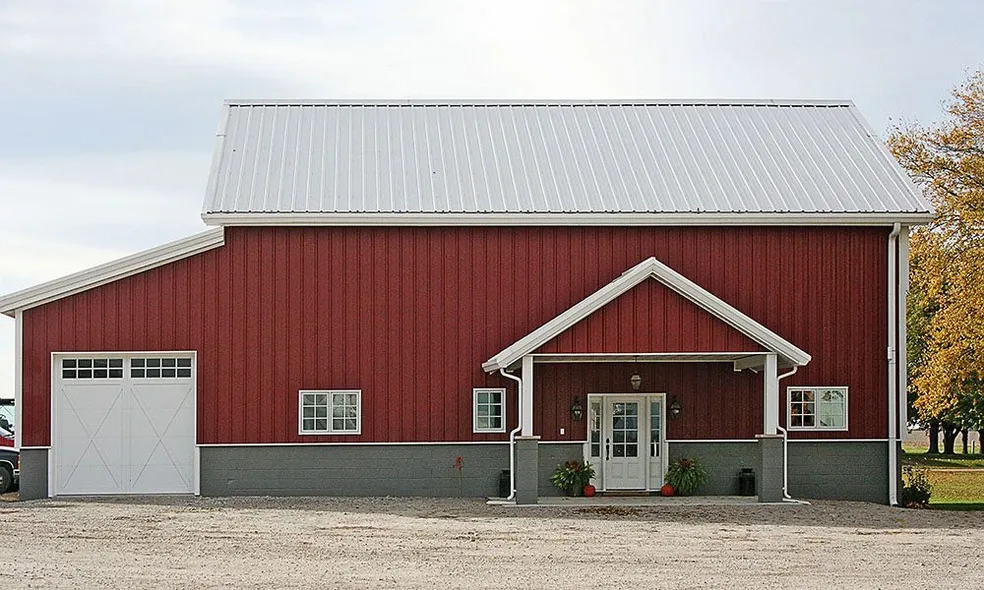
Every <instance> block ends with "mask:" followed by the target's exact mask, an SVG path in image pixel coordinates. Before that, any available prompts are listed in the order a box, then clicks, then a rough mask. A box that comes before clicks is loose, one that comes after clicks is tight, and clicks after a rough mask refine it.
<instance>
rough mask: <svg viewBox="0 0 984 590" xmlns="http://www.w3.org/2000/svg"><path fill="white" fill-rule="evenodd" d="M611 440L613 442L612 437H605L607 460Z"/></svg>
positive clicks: (606, 458)
mask: <svg viewBox="0 0 984 590" xmlns="http://www.w3.org/2000/svg"><path fill="white" fill-rule="evenodd" d="M611 442H612V439H610V438H606V439H605V461H607V460H608V445H609V443H611Z"/></svg>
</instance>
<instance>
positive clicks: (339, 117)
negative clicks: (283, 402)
mask: <svg viewBox="0 0 984 590" xmlns="http://www.w3.org/2000/svg"><path fill="white" fill-rule="evenodd" d="M929 211H930V206H929V204H928V203H927V202H925V201H924V200H923V198H922V196H921V195H920V193H919V191H918V190H917V189H916V188H915V187H914V185H913V184H912V183H911V182H910V180H909V179H908V177H907V176H906V175H905V173H904V172H903V171H902V170H901V168H899V166H898V165H897V164H896V163H895V161H894V159H893V158H892V157H891V155H890V154H889V153H888V152H887V150H886V149H885V147H884V146H883V145H882V143H881V141H880V140H879V139H878V138H877V137H875V136H874V134H873V133H872V132H871V130H870V129H869V127H868V126H867V125H866V124H865V122H864V121H863V120H862V118H861V116H860V114H859V113H858V111H857V109H856V108H855V107H854V106H853V104H852V103H850V102H844V101H840V102H836V101H813V102H802V101H718V102H708V101H703V102H696V101H689V102H688V101H671V102H664V101H619V102H562V101H526V102H475V101H458V102H453V101H435V102H419V101H411V102H379V101H376V102H324V101H286V102H285V101H230V102H229V103H227V104H226V111H225V114H224V115H223V121H222V123H221V125H220V129H219V132H218V140H217V144H216V150H215V156H214V159H213V163H212V171H211V175H210V180H209V183H208V189H207V194H206V197H205V204H204V209H203V218H204V219H205V220H206V222H209V223H218V224H221V223H226V222H233V221H240V222H249V219H261V218H270V217H277V216H280V217H282V218H291V219H299V220H302V221H303V220H304V219H308V220H314V219H317V218H324V219H328V220H330V219H332V218H335V219H339V220H342V219H345V218H346V216H347V217H349V218H351V217H354V216H374V215H375V216H377V217H380V218H381V217H383V216H387V215H388V216H395V217H400V216H405V217H414V216H422V215H435V214H437V215H443V216H444V217H443V219H450V220H454V219H456V218H455V216H456V215H457V216H459V217H461V218H462V219H463V220H467V219H468V218H469V217H472V218H474V217H479V218H481V217H483V216H500V217H503V216H508V215H517V214H519V215H521V216H522V215H525V216H529V215H542V216H547V217H549V216H554V217H574V218H578V216H580V217H582V218H583V217H585V216H588V215H599V214H606V215H616V216H617V215H630V214H631V215H636V216H638V215H640V214H659V215H674V214H675V215H681V214H683V215H698V214H699V215H704V216H706V217H705V219H707V221H709V222H713V220H714V215H715V214H728V215H734V214H742V215H746V216H749V217H755V216H759V217H761V216H763V215H776V214H778V215H790V216H793V215H804V214H806V215H818V216H824V215H826V216H838V215H839V216H840V217H839V219H843V217H844V216H864V215H872V214H894V215H900V216H909V217H911V218H912V219H917V218H918V219H922V218H925V217H926V214H927V213H928V212H929ZM913 216H914V217H913ZM901 220H904V219H901ZM910 220H911V219H910ZM268 221H269V220H268Z"/></svg>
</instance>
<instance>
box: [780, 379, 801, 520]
mask: <svg viewBox="0 0 984 590" xmlns="http://www.w3.org/2000/svg"><path fill="white" fill-rule="evenodd" d="M796 371H799V366H796V367H793V368H792V370H791V371H789V372H788V373H783V374H782V375H779V376H778V377H777V378H776V381H782V380H783V379H785V378H786V377H791V376H793V375H794V374H795V373H796ZM786 403H789V402H788V401H787V402H786ZM776 430H778V431H779V432H781V433H782V499H783V500H789V501H791V502H800V500H795V499H793V497H792V496H790V495H789V432H787V431H786V429H785V428H783V427H782V426H779V421H778V420H776Z"/></svg>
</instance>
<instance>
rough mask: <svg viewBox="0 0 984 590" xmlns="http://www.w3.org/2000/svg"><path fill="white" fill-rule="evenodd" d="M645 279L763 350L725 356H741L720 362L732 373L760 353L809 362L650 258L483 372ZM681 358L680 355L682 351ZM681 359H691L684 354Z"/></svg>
mask: <svg viewBox="0 0 984 590" xmlns="http://www.w3.org/2000/svg"><path fill="white" fill-rule="evenodd" d="M650 278H651V279H655V280H657V281H659V282H660V283H662V284H663V285H665V286H666V287H668V288H670V289H672V290H673V291H675V292H677V293H678V294H680V295H681V296H683V297H684V298H686V299H688V300H690V301H691V302H692V303H694V304H695V305H697V306H698V307H700V308H702V309H704V310H705V311H707V312H708V313H710V314H711V315H713V316H715V317H716V318H718V319H720V320H721V321H723V322H725V323H727V324H729V325H730V326H731V327H733V328H735V329H736V330H738V331H739V332H741V333H742V334H744V335H745V336H748V337H749V338H750V339H751V340H753V341H755V342H756V343H758V344H759V345H761V346H762V347H763V348H765V350H766V351H767V352H765V353H754V352H746V353H727V354H742V355H743V356H742V357H734V358H730V359H722V360H726V361H731V362H735V368H736V370H737V369H738V368H739V366H744V367H745V368H755V367H756V366H758V364H759V363H758V361H759V360H760V359H761V358H762V356H763V354H769V353H774V354H775V355H776V356H777V357H778V361H779V365H780V366H786V367H792V366H803V365H806V364H807V363H809V362H810V360H811V357H810V355H809V354H807V353H806V352H804V351H802V350H800V349H799V348H797V347H796V346H794V345H793V344H791V343H790V342H788V341H787V340H785V339H784V338H782V337H781V336H779V335H778V334H776V333H775V332H773V331H771V330H769V329H768V328H766V327H765V326H763V325H762V324H760V323H758V322H756V321H755V320H753V319H752V318H750V317H748V316H747V315H745V314H743V313H742V312H740V311H738V310H737V309H735V308H734V307H732V306H731V305H729V304H728V303H725V302H724V301H722V300H721V299H719V298H718V297H717V296H715V295H714V294H713V293H710V292H709V291H707V290H706V289H704V288H703V287H701V286H700V285H698V284H696V283H694V282H693V281H691V280H690V279H688V278H687V277H685V276H683V275H681V274H680V273H678V272H676V271H675V270H673V269H672V268H670V267H668V266H666V265H665V264H663V263H662V262H660V261H659V260H656V258H647V259H646V260H643V261H642V262H640V263H639V264H637V265H635V266H633V267H632V268H630V269H629V270H627V271H625V272H624V273H622V275H621V276H619V277H618V278H616V279H615V280H613V281H612V282H610V283H608V284H607V285H605V286H604V287H602V288H601V289H598V290H597V291H595V292H594V293H592V294H591V295H589V296H588V297H586V298H584V299H583V300H581V301H580V302H579V303H577V304H575V305H574V306H573V307H571V308H570V309H568V310H567V311H565V312H563V313H561V314H560V315H558V316H557V317H555V318H553V319H552V320H550V321H549V322H547V323H545V324H543V325H542V326H540V327H539V328H537V329H536V330H533V331H532V332H530V333H529V334H527V335H526V336H524V337H523V338H521V339H519V340H517V341H516V342H515V343H513V344H512V345H511V346H509V347H507V348H506V349H504V350H502V351H501V352H499V353H498V354H496V355H495V356H493V357H492V358H490V359H489V360H487V361H485V363H483V364H482V368H483V369H484V370H485V371H486V372H488V373H491V372H494V371H498V370H500V369H509V368H512V367H513V366H514V365H516V364H517V363H518V362H520V361H521V360H522V358H523V357H524V356H526V355H530V354H532V353H533V351H535V350H536V349H538V348H539V347H541V346H543V345H544V344H546V343H547V342H549V341H550V340H552V339H553V338H555V337H556V336H558V335H559V334H561V333H562V332H564V331H565V330H567V329H568V328H570V327H571V326H573V325H574V324H576V323H578V322H579V321H581V320H583V319H584V318H586V317H588V316H589V315H591V314H592V313H594V312H595V311H597V310H599V309H601V308H602V307H604V306H605V305H606V304H608V303H610V302H611V301H613V300H614V299H616V298H617V297H619V296H620V295H622V294H623V293H625V292H626V291H628V290H629V289H632V288H633V287H635V286H636V285H638V284H639V283H641V282H642V281H645V280H647V279H650ZM708 355H713V353H704V354H701V355H696V356H703V357H705V358H707V359H710V358H711V357H710V356H708ZM550 356H571V355H550ZM595 356H598V355H595ZM604 356H605V357H606V358H608V359H612V360H614V359H615V358H616V357H622V356H624V357H625V358H631V357H639V358H636V359H635V360H642V359H644V358H645V357H646V356H648V355H647V353H644V352H642V353H639V354H636V355H632V354H629V355H604ZM681 356H683V355H682V353H681ZM687 356H695V355H693V354H690V355H687ZM745 357H748V360H746V361H742V360H741V359H742V358H745ZM691 360H697V359H691ZM556 362H560V361H556ZM746 365H747V366H746Z"/></svg>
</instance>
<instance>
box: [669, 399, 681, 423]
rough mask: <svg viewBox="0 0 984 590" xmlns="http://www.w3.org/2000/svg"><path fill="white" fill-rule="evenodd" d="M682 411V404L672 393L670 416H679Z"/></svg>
mask: <svg viewBox="0 0 984 590" xmlns="http://www.w3.org/2000/svg"><path fill="white" fill-rule="evenodd" d="M682 413H683V406H681V405H680V400H678V399H677V397H676V396H675V395H674V396H673V401H671V402H670V418H679V417H680V414H682Z"/></svg>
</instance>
